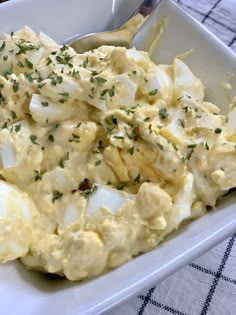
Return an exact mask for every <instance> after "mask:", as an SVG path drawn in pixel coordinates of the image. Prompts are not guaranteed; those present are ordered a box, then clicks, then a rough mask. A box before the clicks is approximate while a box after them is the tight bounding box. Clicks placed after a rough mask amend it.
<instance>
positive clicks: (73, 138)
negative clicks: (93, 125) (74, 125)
mask: <svg viewBox="0 0 236 315" xmlns="http://www.w3.org/2000/svg"><path fill="white" fill-rule="evenodd" d="M69 142H76V143H79V142H80V136H77V135H76V134H74V133H72V139H69Z"/></svg>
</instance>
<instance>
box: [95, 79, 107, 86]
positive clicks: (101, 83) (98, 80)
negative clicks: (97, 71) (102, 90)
mask: <svg viewBox="0 0 236 315" xmlns="http://www.w3.org/2000/svg"><path fill="white" fill-rule="evenodd" d="M95 80H96V82H97V84H98V85H99V86H103V85H104V84H105V83H106V82H107V80H106V79H104V78H102V77H95Z"/></svg>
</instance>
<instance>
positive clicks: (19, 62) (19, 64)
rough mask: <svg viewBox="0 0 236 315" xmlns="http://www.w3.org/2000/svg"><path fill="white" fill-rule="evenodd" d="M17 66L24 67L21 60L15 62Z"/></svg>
mask: <svg viewBox="0 0 236 315" xmlns="http://www.w3.org/2000/svg"><path fill="white" fill-rule="evenodd" d="M17 66H18V67H19V68H24V67H25V66H24V64H23V62H21V61H18V62H17Z"/></svg>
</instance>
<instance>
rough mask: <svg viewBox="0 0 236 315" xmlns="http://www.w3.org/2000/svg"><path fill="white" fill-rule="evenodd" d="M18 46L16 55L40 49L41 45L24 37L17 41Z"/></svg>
mask: <svg viewBox="0 0 236 315" xmlns="http://www.w3.org/2000/svg"><path fill="white" fill-rule="evenodd" d="M16 46H17V47H18V48H19V50H18V52H17V53H16V55H21V54H25V53H26V52H27V51H32V50H39V46H35V45H32V44H31V43H29V42H28V41H26V40H24V39H20V40H19V41H18V43H16Z"/></svg>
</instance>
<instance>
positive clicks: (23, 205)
mask: <svg viewBox="0 0 236 315" xmlns="http://www.w3.org/2000/svg"><path fill="white" fill-rule="evenodd" d="M35 213H36V209H35V206H34V203H33V201H32V200H31V199H30V198H29V197H28V196H27V194H26V193H24V192H22V191H20V190H19V189H18V188H17V187H15V186H13V185H10V184H8V183H6V182H5V181H2V180H1V181H0V262H6V261H9V260H13V259H16V258H19V257H22V256H24V255H26V253H27V252H28V249H29V245H30V243H31V241H32V237H33V232H32V231H33V217H34V215H35Z"/></svg>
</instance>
